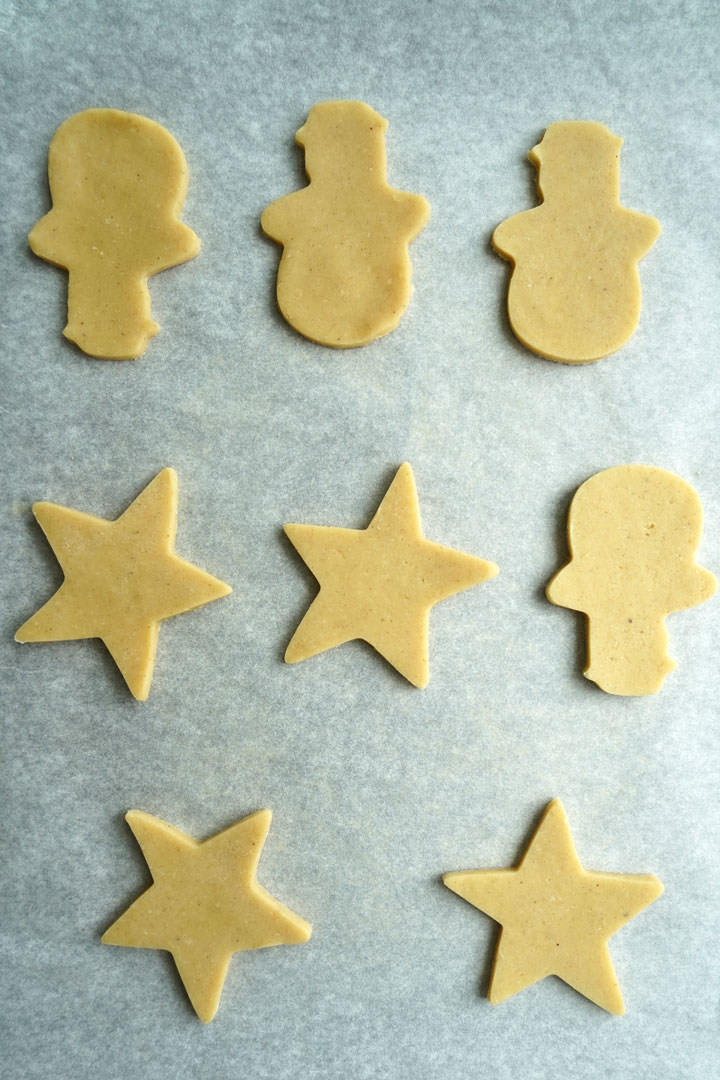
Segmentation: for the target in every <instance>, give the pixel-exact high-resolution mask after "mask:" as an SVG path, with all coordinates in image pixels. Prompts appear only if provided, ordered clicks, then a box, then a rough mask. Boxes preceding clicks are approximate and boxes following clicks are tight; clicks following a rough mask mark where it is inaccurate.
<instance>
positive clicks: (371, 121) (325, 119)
mask: <svg viewBox="0 0 720 1080" xmlns="http://www.w3.org/2000/svg"><path fill="white" fill-rule="evenodd" d="M386 130H387V120H384V119H383V118H382V117H381V116H379V115H378V113H376V112H375V110H374V109H371V108H370V106H369V105H365V104H364V103H363V102H362V101H324V102H321V103H320V104H318V105H314V106H313V107H312V109H311V110H310V112H309V114H308V118H307V121H306V123H305V124H304V125H303V126H302V127H301V128H300V130H299V131H298V132H297V134H296V136H295V138H296V141H297V142H298V143H299V145H300V146H302V147H304V149H305V168H306V171H307V174H308V176H309V178H310V184H309V185H308V186H307V187H305V188H303V189H302V190H301V191H295V192H293V193H292V194H290V195H285V196H283V197H282V198H280V199H278V200H277V201H276V202H274V203H272V204H271V205H270V206H268V207H267V209H266V210H265V212H264V213H263V215H262V219H261V224H262V228H263V230H264V232H265V233H266V234H267V235H268V236H270V237H271V238H272V239H273V240H276V241H277V242H278V243H279V244H282V245H283V249H284V250H283V254H282V258H281V260H280V267H279V269H278V276H277V300H278V306H279V307H280V310H281V312H282V314H283V315H284V317H285V318H286V319H287V321H288V322H289V323H290V325H291V326H293V327H294V328H295V329H296V330H297V331H298V332H299V333H301V334H303V335H304V337H307V338H310V340H311V341H316V342H318V343H319V344H321V345H330V346H332V347H333V348H337V349H346V348H353V347H355V346H359V345H367V344H368V343H369V342H371V341H374V340H375V338H378V337H382V335H383V334H387V333H389V331H390V330H394V329H395V327H396V326H397V324H398V323H399V321H400V318H401V316H402V314H403V312H404V311H405V308H406V307H407V305H408V302H409V300H410V296H411V294H412V285H411V276H412V267H411V264H410V258H409V256H408V244H409V243H410V242H411V241H412V240H413V239H414V238H415V237H416V236H417V235H418V233H419V232H420V231H421V230H422V229H423V228H424V227H425V225H426V223H427V221H428V218H429V216H430V207H429V206H428V203H427V201H426V200H425V199H424V198H423V197H422V195H410V194H408V193H407V192H404V191H398V190H396V189H395V188H392V187H390V186H389V184H388V183H387V180H386V161H385V132H386Z"/></svg>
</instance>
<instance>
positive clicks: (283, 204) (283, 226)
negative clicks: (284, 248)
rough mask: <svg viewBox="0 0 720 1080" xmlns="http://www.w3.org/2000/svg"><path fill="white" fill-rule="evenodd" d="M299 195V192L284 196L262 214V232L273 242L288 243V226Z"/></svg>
mask: <svg viewBox="0 0 720 1080" xmlns="http://www.w3.org/2000/svg"><path fill="white" fill-rule="evenodd" d="M297 194H298V192H295V191H293V192H291V194H289V195H283V196H282V197H281V198H279V199H276V200H275V202H273V203H270V205H269V206H267V207H266V208H265V209H264V210H263V212H262V216H261V218H260V225H261V227H262V231H263V232H264V233H265V234H266V236H269V237H270V238H271V239H272V240H277V242H278V243H279V244H284V243H286V239H287V233H288V226H289V223H290V218H291V215H293V211H294V208H293V205H292V204H293V203H294V201H295V196H296V195H297Z"/></svg>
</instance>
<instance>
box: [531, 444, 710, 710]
mask: <svg viewBox="0 0 720 1080" xmlns="http://www.w3.org/2000/svg"><path fill="white" fill-rule="evenodd" d="M702 520H703V515H702V506H701V504H700V499H699V498H698V496H697V493H696V492H695V491H694V490H693V488H691V487H690V485H689V484H688V483H686V482H685V481H684V480H681V479H680V477H679V476H675V474H674V473H671V472H667V471H666V470H665V469H657V468H654V467H652V466H649V465H619V466H617V467H616V468H614V469H605V470H604V472H600V473H596V474H595V476H591V477H590V479H589V480H586V481H585V483H584V484H582V485H581V486H580V487H579V488H578V490H577V491H576V493H575V495H574V497H573V500H572V503H571V504H570V512H569V515H568V547H569V548H570V554H571V556H572V558H571V560H570V562H569V563H568V564H567V566H565V567H563V569H562V570H560V571H558V573H557V574H556V575H555V577H554V578H553V579H552V581H551V582H550V584H549V585H548V587H547V597H548V600H550V601H551V603H553V604H558V605H559V606H560V607H567V608H573V609H575V610H576V611H583V612H585V614H586V615H587V619H588V624H587V667H586V669H585V675H586V677H587V678H588V679H592V680H593V682H596V683H597V685H598V686H599V687H601V689H603V690H606V691H607V692H608V693H609V694H624V695H641V694H654V693H656V692H657V691H658V690H659V689H660V687H661V686H662V684H663V681H664V679H665V676H666V675H667V674H668V673H669V672H671V671H673V670H674V668H675V666H676V665H675V662H674V661H673V660H671V659H670V658H669V656H668V654H667V641H668V635H667V630H666V629H665V617H666V616H667V615H669V614H670V613H671V612H673V611H680V610H681V609H682V608H689V607H693V606H694V605H695V604H701V603H702V602H703V601H704V600H708V599H709V598H710V597H711V596H712V595H713V593H714V592H715V590H716V588H717V581H716V579H715V577H714V575H713V574H711V573H710V571H709V570H704V569H703V568H702V567H700V566H698V565H697V563H696V562H695V552H696V551H697V548H698V545H699V543H700V537H701V535H702Z"/></svg>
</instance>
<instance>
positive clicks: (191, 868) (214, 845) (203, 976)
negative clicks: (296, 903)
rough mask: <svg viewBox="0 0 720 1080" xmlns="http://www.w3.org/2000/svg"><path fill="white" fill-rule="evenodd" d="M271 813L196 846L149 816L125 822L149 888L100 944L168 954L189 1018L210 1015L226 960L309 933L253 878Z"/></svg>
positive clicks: (137, 815) (290, 942)
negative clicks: (148, 875)
mask: <svg viewBox="0 0 720 1080" xmlns="http://www.w3.org/2000/svg"><path fill="white" fill-rule="evenodd" d="M271 818H272V813H271V811H270V810H259V811H258V812H257V813H255V814H250V816H249V817H246V818H243V819H242V821H237V822H235V824H234V825H231V826H230V827H229V828H227V829H224V830H223V831H222V832H219V833H216V834H215V836H211V837H210V838H209V839H207V840H204V841H202V842H198V841H197V840H194V839H193V838H192V837H191V836H188V835H187V834H186V833H184V832H180V830H179V829H174V828H173V827H172V825H168V824H166V823H165V822H164V821H161V820H160V819H159V818H156V817H153V816H152V815H151V814H144V813H143V812H142V811H140V810H131V811H130V812H129V813H128V814H127V815H126V821H127V822H128V824H129V826H130V828H131V829H132V831H133V833H134V834H135V838H136V840H137V842H138V843H139V845H140V847H141V848H142V853H143V855H144V856H145V861H146V862H147V864H148V867H149V869H150V873H151V874H152V877H153V882H154V884H153V885H151V886H150V888H149V889H148V890H147V891H146V892H144V893H143V894H142V896H140V897H138V899H137V900H136V901H135V902H134V903H133V904H131V905H130V907H129V908H128V909H127V911H125V912H124V913H123V914H122V915H121V916H120V918H119V919H117V920H116V922H114V923H113V924H112V926H111V927H110V928H109V929H108V930H106V931H105V933H104V934H103V936H102V942H103V944H104V945H128V946H131V947H134V948H141V949H166V950H167V951H168V952H170V953H172V956H173V959H174V961H175V964H176V967H177V969H178V972H179V974H180V978H181V979H182V981H183V984H184V986H185V989H186V990H187V993H188V997H189V998H190V1001H191V1002H192V1006H193V1008H194V1009H195V1012H196V1013H197V1014H198V1016H199V1017H200V1019H201V1020H203V1021H204V1022H205V1023H206V1024H208V1023H209V1022H210V1021H211V1020H212V1018H213V1017H214V1016H215V1013H216V1012H217V1007H218V1003H219V1001H220V994H221V993H222V988H223V983H224V982H225V976H226V975H227V970H228V966H229V964H230V957H231V956H232V954H233V953H236V952H241V951H243V950H246V949H264V948H266V947H268V946H270V945H299V944H301V943H302V942H304V941H307V940H308V938H309V937H310V934H311V932H312V930H311V927H310V926H309V925H308V923H306V922H305V921H304V919H301V918H300V916H299V915H295V914H294V912H292V911H290V910H289V909H288V908H286V907H284V906H283V905H282V904H280V903H279V902H278V901H277V900H276V899H275V898H274V897H273V896H271V895H270V893H268V892H266V891H265V889H263V888H262V886H261V885H258V883H257V880H256V877H255V874H256V871H257V865H258V861H259V859H260V853H261V851H262V848H263V844H264V843H265V838H266V837H267V834H268V830H269V828H270V821H271Z"/></svg>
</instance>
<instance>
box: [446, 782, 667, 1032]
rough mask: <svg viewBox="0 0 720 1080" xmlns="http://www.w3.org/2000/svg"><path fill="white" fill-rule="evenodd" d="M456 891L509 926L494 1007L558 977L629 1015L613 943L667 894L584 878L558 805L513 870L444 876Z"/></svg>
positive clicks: (650, 880)
mask: <svg viewBox="0 0 720 1080" xmlns="http://www.w3.org/2000/svg"><path fill="white" fill-rule="evenodd" d="M443 881H444V882H445V884H446V885H447V887H448V888H449V889H452V891H453V892H455V893H457V894H458V896H462V898H463V899H464V900H467V901H468V903H470V904H472V905H473V906H474V907H476V908H479V910H480V911H483V912H484V913H485V914H486V915H489V916H490V918H491V919H494V920H495V922H498V923H500V924H501V926H502V930H501V932H500V937H499V939H498V943H497V948H496V951H495V960H494V963H493V971H492V976H491V980H490V990H489V993H488V999H489V1000H490V1002H491V1003H492V1004H493V1005H499V1004H500V1002H502V1001H505V1000H507V998H510V997H512V996H513V995H514V994H517V993H519V992H520V991H521V990H524V989H525V988H526V987H528V986H532V984H533V983H536V982H538V981H539V980H540V979H544V978H545V977H546V976H547V975H558V976H559V977H560V978H561V979H563V980H564V981H565V982H566V983H568V984H569V985H570V986H572V987H573V988H574V989H575V990H577V991H578V992H579V993H581V994H583V995H584V996H585V997H586V998H589V999H590V1001H594V1002H595V1004H596V1005H599V1006H600V1008H601V1009H606V1010H607V1011H608V1012H611V1013H615V1014H616V1015H622V1014H623V1013H624V1012H625V1005H624V1003H623V999H622V994H621V993H620V987H619V986H618V982H617V979H616V977H615V971H614V969H613V965H612V961H611V959H610V953H609V951H608V941H609V940H610V938H611V937H612V935H613V934H614V933H616V931H618V930H619V929H620V927H621V926H624V925H625V923H627V922H629V921H630V919H633V918H634V917H635V916H636V915H637V914H639V912H641V911H642V910H643V908H646V907H647V906H648V905H649V904H651V903H652V902H653V900H656V899H657V898H658V896H660V894H661V893H662V891H663V887H662V884H661V883H660V882H659V881H658V879H657V878H656V877H655V876H654V875H653V874H607V873H599V872H596V871H592V870H585V869H584V867H582V866H581V865H580V861H579V859H578V857H577V854H576V852H575V845H574V844H573V840H572V836H571V834H570V825H569V823H568V820H567V816H566V814H565V810H564V809H563V806H562V803H561V802H560V800H559V799H554V800H553V801H552V802H551V803H549V804H548V806H547V807H546V809H545V812H544V814H543V817H542V820H541V822H540V824H539V825H538V827H537V830H536V831H535V835H534V836H533V838H532V840H531V841H530V844H529V845H528V847H527V849H526V851H525V854H524V855H523V857H522V859H521V860H520V863H519V865H518V866H517V868H516V869H514V870H467V871H462V870H461V871H458V872H456V873H452V874H445V875H444V877H443Z"/></svg>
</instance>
